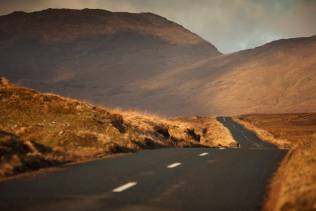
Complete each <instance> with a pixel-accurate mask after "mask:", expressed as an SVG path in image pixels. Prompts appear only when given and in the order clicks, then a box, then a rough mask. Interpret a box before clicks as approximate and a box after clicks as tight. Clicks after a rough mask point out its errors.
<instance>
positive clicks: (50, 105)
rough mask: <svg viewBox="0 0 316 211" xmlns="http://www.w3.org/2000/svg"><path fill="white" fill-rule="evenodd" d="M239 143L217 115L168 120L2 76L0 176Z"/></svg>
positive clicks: (0, 99)
mask: <svg viewBox="0 0 316 211" xmlns="http://www.w3.org/2000/svg"><path fill="white" fill-rule="evenodd" d="M201 122H203V124H202V123H201ZM235 145H236V143H235V142H234V140H233V138H232V137H231V135H230V133H229V132H228V130H227V129H226V128H224V127H223V126H222V125H221V124H220V123H218V122H217V121H216V120H215V119H213V118H188V119H186V120H180V119H167V118H163V117H159V116H157V115H152V114H145V113H140V112H136V111H122V110H119V109H109V108H104V107H100V106H94V105H92V104H90V103H87V102H82V101H78V100H74V99H69V98H64V97H61V96H58V95H54V94H43V93H40V92H36V91H34V90H31V89H27V88H22V87H18V86H15V85H13V84H11V83H10V82H8V81H7V80H6V79H4V78H0V179H1V178H5V177H7V176H11V175H15V174H18V173H21V172H26V171H29V170H34V169H39V168H43V167H49V166H56V165H60V164H65V163H69V162H78V161H85V160H90V159H96V158H100V157H104V156H107V155H111V154H115V153H128V152H136V151H139V150H143V149H155V148H163V147H220V146H225V147H234V146H235Z"/></svg>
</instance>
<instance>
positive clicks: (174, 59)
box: [0, 9, 316, 115]
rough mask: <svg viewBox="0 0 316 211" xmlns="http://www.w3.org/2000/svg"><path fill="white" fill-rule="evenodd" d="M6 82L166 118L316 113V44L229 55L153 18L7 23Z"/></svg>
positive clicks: (303, 41) (14, 18) (85, 15)
mask: <svg viewBox="0 0 316 211" xmlns="http://www.w3.org/2000/svg"><path fill="white" fill-rule="evenodd" d="M0 46H1V47H0V75H3V76H6V77H8V78H9V79H11V80H13V81H14V82H17V83H19V84H22V85H26V86H29V87H32V88H35V89H39V90H42V91H50V92H55V93H58V94H62V95H65V96H71V97H75V98H80V99H88V100H89V101H92V102H94V103H97V104H103V105H107V106H120V107H123V108H136V109H140V110H147V111H153V112H156V113H162V114H166V115H197V114H199V115H204V114H217V115H229V114H240V113H251V112H257V113H267V112H268V113H271V112H277V113H280V112H311V111H316V83H315V80H316V75H315V74H316V70H315V64H316V37H315V36H313V37H306V38H294V39H286V40H278V41H274V42H271V43H268V44H266V45H263V46H260V47H257V48H254V49H249V50H245V51H240V52H236V53H233V54H228V55H222V54H220V53H219V52H218V51H217V50H216V48H215V47H214V46H213V45H211V44H209V43H208V42H206V41H204V40H203V39H201V38H200V37H198V36H197V35H195V34H193V33H191V32H189V31H188V30H186V29H184V28H183V27H181V26H179V25H177V24H175V23H173V22H170V21H168V20H167V19H165V18H163V17H160V16H158V15H155V14H151V13H140V14H131V13H112V12H109V11H104V10H89V9H85V10H67V9H62V10H56V9H48V10H44V11H41V12H34V13H24V12H15V13H12V14H9V15H6V16H1V17H0Z"/></svg>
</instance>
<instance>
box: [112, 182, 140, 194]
mask: <svg viewBox="0 0 316 211" xmlns="http://www.w3.org/2000/svg"><path fill="white" fill-rule="evenodd" d="M136 184H137V182H128V183H126V184H124V185H121V186H119V187H117V188H115V189H113V190H112V192H115V193H119V192H122V191H124V190H127V189H129V188H131V187H133V186H135V185H136Z"/></svg>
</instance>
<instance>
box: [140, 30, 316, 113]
mask: <svg viewBox="0 0 316 211" xmlns="http://www.w3.org/2000/svg"><path fill="white" fill-rule="evenodd" d="M315 67H316V36H312V37H305V38H292V39H284V40H278V41H274V42H271V43H268V44H265V45H263V46H260V47H257V48H254V49H249V50H244V51H240V52H237V53H233V54H228V55H222V56H218V57H213V58H209V59H207V60H204V61H203V62H200V63H196V65H195V66H194V65H193V66H191V67H188V68H189V69H182V70H181V71H179V70H173V71H169V72H168V73H165V74H162V75H160V76H159V77H155V78H153V79H152V80H147V81H146V84H145V85H144V86H146V87H148V90H150V89H155V90H156V91H157V92H166V90H170V92H172V93H177V92H181V93H182V94H183V98H186V99H189V100H190V102H189V104H193V103H194V102H195V103H196V104H197V105H199V109H198V110H196V112H197V113H200V114H217V115H235V114H242V113H289V112H313V111H316V68H315ZM175 84H176V85H175ZM158 90H159V91H158Z"/></svg>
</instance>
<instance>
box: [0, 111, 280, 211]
mask: <svg viewBox="0 0 316 211" xmlns="http://www.w3.org/2000/svg"><path fill="white" fill-rule="evenodd" d="M219 120H220V121H221V122H223V124H224V125H225V126H226V127H228V128H229V129H231V130H232V132H233V135H234V137H235V138H236V139H237V140H238V141H239V142H240V144H241V148H239V149H205V148H192V149H188V148H187V149H175V148H171V149H158V150H148V151H143V152H139V153H135V154H130V155H126V156H120V157H116V158H111V159H104V160H97V161H93V162H88V163H84V164H80V165H77V166H74V167H70V168H67V169H65V170H63V171H59V172H54V173H51V174H42V175H39V176H36V177H24V178H19V179H15V180H9V181H7V182H3V183H0V210H8V211H9V210H19V211H21V210H32V211H37V210H48V211H49V210H52V211H55V210H92V211H93V210H242V211H245V210H247V211H249V210H260V207H261V205H262V202H263V200H264V194H265V190H266V187H267V184H268V182H269V179H270V177H271V175H272V174H273V172H274V171H275V169H276V168H277V165H278V163H279V161H280V160H281V159H282V157H283V156H284V154H285V153H286V151H281V150H278V149H276V148H275V147H274V146H273V145H270V144H266V143H263V142H261V141H260V140H259V139H258V138H254V136H253V135H254V134H252V133H251V132H249V131H247V130H245V129H244V128H243V127H241V126H239V125H238V124H236V123H234V122H233V121H232V120H231V119H230V118H225V117H221V118H219Z"/></svg>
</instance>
